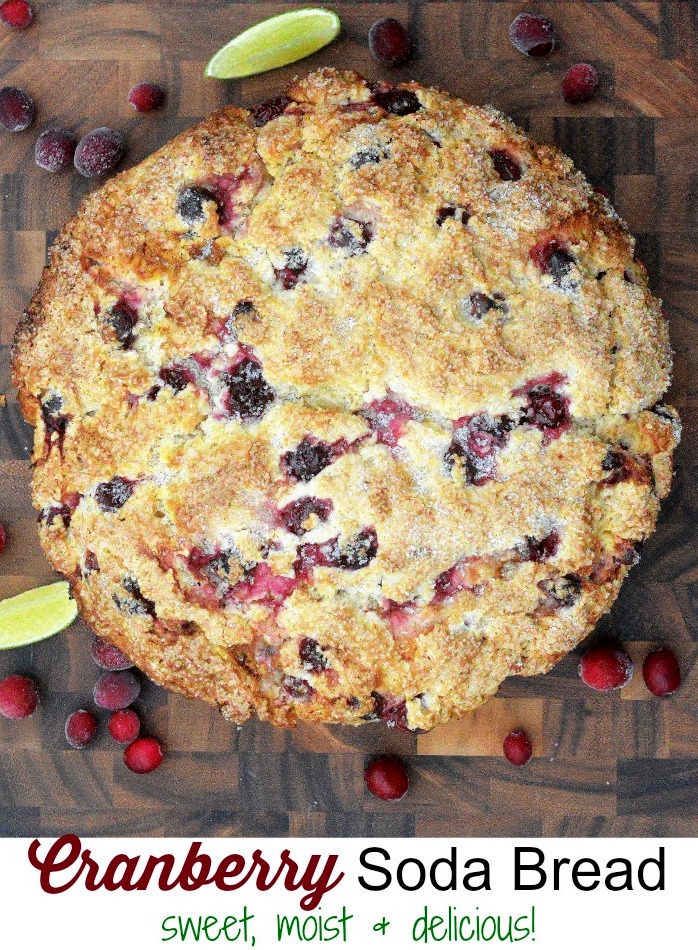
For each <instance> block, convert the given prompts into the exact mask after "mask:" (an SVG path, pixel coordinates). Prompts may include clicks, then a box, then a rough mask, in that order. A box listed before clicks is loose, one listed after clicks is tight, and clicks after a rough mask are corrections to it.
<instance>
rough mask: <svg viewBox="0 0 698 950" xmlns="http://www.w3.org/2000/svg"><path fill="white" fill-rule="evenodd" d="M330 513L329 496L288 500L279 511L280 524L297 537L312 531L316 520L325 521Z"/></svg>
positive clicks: (330, 503)
mask: <svg viewBox="0 0 698 950" xmlns="http://www.w3.org/2000/svg"><path fill="white" fill-rule="evenodd" d="M331 513H332V501H331V500H330V499H329V498H310V497H308V498H298V499H296V500H295V501H290V502H289V503H288V504H287V505H286V506H285V507H284V508H282V509H281V511H280V512H279V518H280V521H281V524H282V525H283V526H284V528H286V530H287V531H289V532H290V533H291V534H295V535H297V536H298V537H301V536H302V535H304V534H305V533H306V532H307V531H312V529H313V528H314V527H315V526H316V523H317V521H327V519H328V518H329V516H330V514H331Z"/></svg>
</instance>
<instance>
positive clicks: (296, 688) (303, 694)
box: [281, 676, 315, 703]
mask: <svg viewBox="0 0 698 950" xmlns="http://www.w3.org/2000/svg"><path fill="white" fill-rule="evenodd" d="M281 691H282V692H283V693H284V695H285V696H287V697H288V699H295V700H296V701H298V702H301V703H306V702H308V701H309V700H311V699H312V698H313V696H314V695H315V690H314V689H313V687H312V686H311V685H310V683H309V682H308V681H307V680H304V679H301V678H300V677H299V676H284V677H283V678H282V680H281Z"/></svg>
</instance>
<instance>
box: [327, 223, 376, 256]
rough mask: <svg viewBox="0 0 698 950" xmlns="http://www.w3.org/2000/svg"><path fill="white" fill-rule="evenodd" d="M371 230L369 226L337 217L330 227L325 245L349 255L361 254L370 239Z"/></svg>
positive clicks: (371, 236)
mask: <svg viewBox="0 0 698 950" xmlns="http://www.w3.org/2000/svg"><path fill="white" fill-rule="evenodd" d="M372 238H373V230H372V228H371V225H370V224H365V223H364V222H363V221H354V220H353V219H352V218H342V217H337V218H335V219H334V221H333V222H332V225H331V226H330V235H329V237H328V238H327V243H328V244H329V245H330V247H334V248H338V249H340V250H343V251H348V252H349V254H351V255H353V254H362V253H363V252H364V251H365V250H366V248H367V246H368V244H369V242H370V241H371V239H372Z"/></svg>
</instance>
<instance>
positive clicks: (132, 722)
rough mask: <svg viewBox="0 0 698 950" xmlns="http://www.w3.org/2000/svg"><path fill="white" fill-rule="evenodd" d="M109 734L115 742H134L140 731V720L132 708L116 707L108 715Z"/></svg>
mask: <svg viewBox="0 0 698 950" xmlns="http://www.w3.org/2000/svg"><path fill="white" fill-rule="evenodd" d="M108 729H109V735H110V736H111V737H112V739H113V740H114V741H115V742H119V743H121V744H122V745H126V744H127V743H129V742H134V741H135V740H136V739H137V738H138V735H139V733H140V731H141V721H140V719H139V717H138V713H136V712H134V711H133V709H117V711H116V712H114V713H112V714H111V716H110V717H109V726H108Z"/></svg>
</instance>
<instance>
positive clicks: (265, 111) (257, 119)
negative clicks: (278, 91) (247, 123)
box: [252, 94, 291, 128]
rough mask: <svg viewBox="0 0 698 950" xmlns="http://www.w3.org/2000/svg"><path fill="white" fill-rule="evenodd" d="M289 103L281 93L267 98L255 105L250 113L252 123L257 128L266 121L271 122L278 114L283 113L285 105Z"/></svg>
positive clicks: (286, 97)
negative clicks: (259, 104)
mask: <svg viewBox="0 0 698 950" xmlns="http://www.w3.org/2000/svg"><path fill="white" fill-rule="evenodd" d="M290 104H291V100H290V99H289V98H288V96H285V95H283V94H282V95H280V96H275V97H274V98H273V99H267V101H266V102H263V103H262V104H261V106H257V108H256V109H255V110H254V112H253V113H252V119H253V121H254V124H255V125H256V126H257V128H261V127H262V126H263V125H266V124H267V122H271V121H272V119H278V118H279V116H280V115H283V114H284V111H285V109H286V106H289V105H290Z"/></svg>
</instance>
